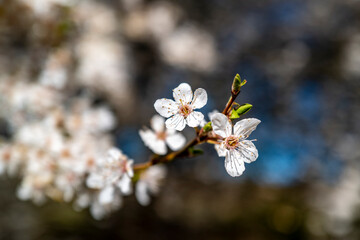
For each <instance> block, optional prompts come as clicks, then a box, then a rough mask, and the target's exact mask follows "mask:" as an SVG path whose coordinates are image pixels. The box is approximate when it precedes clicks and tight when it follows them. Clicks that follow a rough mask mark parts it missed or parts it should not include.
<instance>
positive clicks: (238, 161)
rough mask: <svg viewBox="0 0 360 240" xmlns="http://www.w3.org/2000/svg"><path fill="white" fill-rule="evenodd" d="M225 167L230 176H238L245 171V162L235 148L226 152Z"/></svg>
mask: <svg viewBox="0 0 360 240" xmlns="http://www.w3.org/2000/svg"><path fill="white" fill-rule="evenodd" d="M225 169H226V171H227V172H228V174H229V175H230V176H232V177H238V176H240V175H241V174H242V173H243V172H244V171H245V164H244V161H243V159H242V158H241V156H240V154H239V153H238V152H237V151H236V150H231V151H227V152H226V157H225Z"/></svg>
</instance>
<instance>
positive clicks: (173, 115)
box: [154, 83, 207, 131]
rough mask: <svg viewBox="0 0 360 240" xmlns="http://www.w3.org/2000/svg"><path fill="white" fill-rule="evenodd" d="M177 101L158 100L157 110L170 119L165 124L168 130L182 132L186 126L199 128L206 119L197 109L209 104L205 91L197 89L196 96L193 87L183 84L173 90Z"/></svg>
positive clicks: (156, 103) (155, 105)
mask: <svg viewBox="0 0 360 240" xmlns="http://www.w3.org/2000/svg"><path fill="white" fill-rule="evenodd" d="M173 96H174V99H175V101H173V100H170V99H166V98H163V99H158V100H156V102H155V104H154V107H155V110H156V111H157V112H158V113H159V114H160V115H161V116H163V117H165V118H168V117H170V118H169V119H167V120H166V122H165V124H166V127H167V128H170V129H176V130H178V131H182V130H183V129H184V128H185V125H186V124H187V125H189V126H190V127H197V126H199V125H200V123H201V121H202V120H203V119H204V115H203V114H202V113H200V112H196V111H194V110H195V109H199V108H202V107H203V106H205V104H206V102H207V93H206V91H205V90H204V89H202V88H198V89H196V91H195V93H194V96H193V92H192V90H191V87H190V85H189V84H187V83H181V84H180V85H179V86H178V87H177V88H175V89H174V90H173Z"/></svg>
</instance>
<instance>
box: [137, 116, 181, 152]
mask: <svg viewBox="0 0 360 240" xmlns="http://www.w3.org/2000/svg"><path fill="white" fill-rule="evenodd" d="M150 124H151V127H152V129H153V130H151V129H144V130H140V131H139V134H140V137H141V139H142V140H143V142H144V143H145V145H146V146H148V147H149V148H150V149H151V150H152V151H153V152H154V153H156V154H160V155H164V154H166V153H167V148H166V144H167V145H168V146H169V147H170V149H171V150H173V151H176V150H179V149H180V148H182V147H183V146H184V145H185V142H186V139H185V137H184V136H183V135H182V134H181V133H178V132H176V131H175V130H174V129H165V120H164V118H162V117H161V116H159V115H154V116H153V117H152V118H151V120H150Z"/></svg>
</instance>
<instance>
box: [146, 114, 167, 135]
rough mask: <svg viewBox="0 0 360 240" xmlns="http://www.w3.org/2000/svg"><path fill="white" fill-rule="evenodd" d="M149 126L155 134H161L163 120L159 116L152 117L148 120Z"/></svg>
mask: <svg viewBox="0 0 360 240" xmlns="http://www.w3.org/2000/svg"><path fill="white" fill-rule="evenodd" d="M150 125H151V128H152V129H154V131H155V132H157V133H158V132H163V131H164V128H165V119H164V118H163V117H161V116H159V115H154V116H153V117H152V118H151V120H150Z"/></svg>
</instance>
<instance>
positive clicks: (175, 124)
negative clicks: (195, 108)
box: [165, 114, 186, 131]
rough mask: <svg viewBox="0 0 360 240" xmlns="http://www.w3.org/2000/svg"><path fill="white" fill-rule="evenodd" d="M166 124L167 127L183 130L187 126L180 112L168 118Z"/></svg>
mask: <svg viewBox="0 0 360 240" xmlns="http://www.w3.org/2000/svg"><path fill="white" fill-rule="evenodd" d="M165 125H166V127H167V128H170V129H176V130H178V131H182V130H183V129H184V128H185V125H186V121H185V119H184V117H183V116H181V115H180V114H175V115H174V116H172V117H171V118H169V119H168V120H166V122H165Z"/></svg>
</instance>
